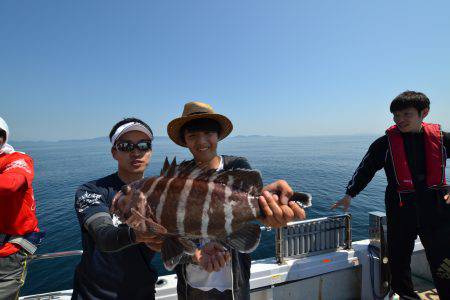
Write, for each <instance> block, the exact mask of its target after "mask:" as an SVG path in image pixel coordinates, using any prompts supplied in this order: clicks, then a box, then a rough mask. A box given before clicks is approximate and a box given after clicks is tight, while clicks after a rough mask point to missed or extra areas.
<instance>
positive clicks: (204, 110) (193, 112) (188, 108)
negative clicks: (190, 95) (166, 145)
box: [167, 101, 233, 147]
mask: <svg viewBox="0 0 450 300" xmlns="http://www.w3.org/2000/svg"><path fill="white" fill-rule="evenodd" d="M194 119H212V120H215V121H217V122H218V123H219V125H220V128H221V130H220V132H219V141H220V140H223V139H224V138H225V137H227V136H228V135H229V134H230V132H231V131H232V130H233V124H232V123H231V121H230V119H228V118H227V117H225V116H223V115H220V114H216V113H215V112H214V110H213V108H212V107H211V105H209V104H206V103H202V102H196V101H194V102H189V103H186V104H185V105H184V109H183V114H182V115H181V117H179V118H176V119H174V120H172V121H170V123H169V124H168V125H167V134H168V135H169V137H170V139H171V140H172V141H174V142H175V143H176V144H178V145H180V146H182V147H186V143H185V142H184V141H183V139H182V138H181V136H180V130H181V127H183V125H184V124H186V123H187V122H189V121H191V120H194Z"/></svg>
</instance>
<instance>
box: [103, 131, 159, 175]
mask: <svg viewBox="0 0 450 300" xmlns="http://www.w3.org/2000/svg"><path fill="white" fill-rule="evenodd" d="M149 140H150V138H149V137H148V136H147V135H146V134H145V133H143V132H140V131H130V132H127V133H125V134H123V135H122V136H121V137H120V138H119V139H118V140H117V141H116V144H115V145H117V144H119V143H123V142H128V143H133V144H137V143H139V142H142V141H149ZM111 152H112V155H113V157H114V159H115V160H117V162H118V164H119V170H122V171H125V172H127V173H144V171H145V169H146V168H147V166H148V164H149V162H150V158H151V157H152V151H151V150H149V151H141V150H139V149H138V148H137V147H135V149H134V150H133V151H131V152H125V151H120V150H118V149H117V148H116V146H114V147H113V148H112V150H111Z"/></svg>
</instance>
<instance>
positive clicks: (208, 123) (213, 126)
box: [180, 118, 222, 142]
mask: <svg viewBox="0 0 450 300" xmlns="http://www.w3.org/2000/svg"><path fill="white" fill-rule="evenodd" d="M221 130H222V128H221V126H220V123H219V122H217V121H216V120H213V119H209V118H201V119H194V120H190V121H188V122H186V124H184V125H183V126H182V127H181V129H180V138H181V140H182V141H184V142H186V141H185V140H184V133H185V132H186V131H188V132H196V131H215V132H217V135H220V131H221Z"/></svg>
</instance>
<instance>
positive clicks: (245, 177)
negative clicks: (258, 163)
mask: <svg viewBox="0 0 450 300" xmlns="http://www.w3.org/2000/svg"><path fill="white" fill-rule="evenodd" d="M213 181H214V182H216V183H222V184H225V185H228V186H230V185H231V187H232V188H233V189H237V190H241V191H244V192H248V193H251V194H257V193H260V192H261V190H262V187H263V181H262V178H261V173H260V172H259V171H258V170H248V169H233V170H229V171H225V172H221V173H219V175H218V176H217V178H215V179H214V180H213Z"/></svg>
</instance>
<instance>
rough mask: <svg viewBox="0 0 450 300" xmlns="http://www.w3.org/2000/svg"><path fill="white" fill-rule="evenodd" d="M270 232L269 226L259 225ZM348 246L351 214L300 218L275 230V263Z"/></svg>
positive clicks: (39, 256) (52, 255) (51, 256)
mask: <svg viewBox="0 0 450 300" xmlns="http://www.w3.org/2000/svg"><path fill="white" fill-rule="evenodd" d="M261 230H263V231H270V230H271V229H270V227H264V226H262V227H261ZM351 245H352V235H351V215H349V214H344V215H337V216H330V217H323V218H317V219H309V220H304V221H297V222H290V223H288V224H287V226H286V227H283V228H280V229H276V233H275V248H276V249H275V253H276V259H277V261H278V263H284V259H285V258H301V257H305V256H310V255H317V254H320V253H324V252H332V251H335V250H337V249H350V248H351ZM81 254H83V250H72V251H62V252H54V253H45V254H34V255H33V256H32V258H33V260H47V259H54V258H61V257H69V256H78V255H81Z"/></svg>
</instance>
